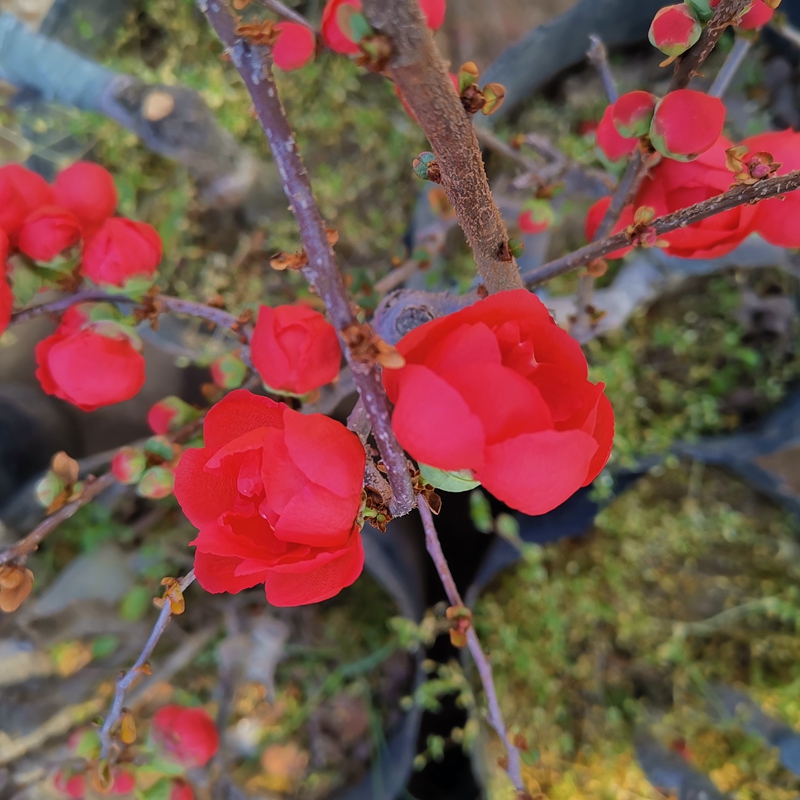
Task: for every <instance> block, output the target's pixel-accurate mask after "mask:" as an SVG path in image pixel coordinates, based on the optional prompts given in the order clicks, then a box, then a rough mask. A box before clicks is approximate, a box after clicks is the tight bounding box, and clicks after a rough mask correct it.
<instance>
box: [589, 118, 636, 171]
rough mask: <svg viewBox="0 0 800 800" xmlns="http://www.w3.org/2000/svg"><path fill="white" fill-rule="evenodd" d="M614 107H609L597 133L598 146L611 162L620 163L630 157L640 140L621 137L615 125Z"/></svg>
mask: <svg viewBox="0 0 800 800" xmlns="http://www.w3.org/2000/svg"><path fill="white" fill-rule="evenodd" d="M613 114H614V106H608V107H607V108H606V110H605V111H604V112H603V118H602V119H601V120H600V124H599V125H598V126H597V130H596V131H595V137H596V141H597V146H598V147H599V148H600V149H601V150H602V151H603V153H604V155H605V157H606V158H607V159H609V161H619V159H621V158H624V157H625V156H629V155H630V154H631V153H632V152H633V151H634V150H635V149H636V145H637V144H638V142H639V140H638V139H637V138H635V137H634V138H632V139H626V138H625V137H624V136H620V133H619V131H618V130H617V128H616V126H615V125H614V119H613Z"/></svg>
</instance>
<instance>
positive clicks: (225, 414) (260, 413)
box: [203, 389, 286, 451]
mask: <svg viewBox="0 0 800 800" xmlns="http://www.w3.org/2000/svg"><path fill="white" fill-rule="evenodd" d="M285 408H286V406H285V405H283V404H281V403H276V402H275V401H274V400H270V399H269V398H268V397H260V396H259V395H256V394H253V393H252V392H248V391H247V390H246V389H237V390H236V391H234V392H231V393H230V394H228V395H226V396H225V397H223V398H222V400H220V401H219V403H217V404H216V405H215V406H213V407H212V408H211V410H210V411H209V412H208V414H207V416H206V420H205V423H204V424H203V437H204V439H205V445H206V447H207V448H209V449H210V450H212V451H214V450H218V449H219V448H220V447H223V446H224V445H226V444H228V442H231V441H233V440H234V439H237V438H238V437H239V436H241V435H242V434H245V433H247V432H248V431H252V430H254V429H255V428H279V429H280V428H283V412H284V409H285Z"/></svg>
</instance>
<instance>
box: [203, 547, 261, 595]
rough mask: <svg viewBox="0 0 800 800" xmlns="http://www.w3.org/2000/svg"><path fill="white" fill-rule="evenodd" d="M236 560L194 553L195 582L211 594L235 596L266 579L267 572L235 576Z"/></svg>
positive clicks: (237, 563)
mask: <svg viewBox="0 0 800 800" xmlns="http://www.w3.org/2000/svg"><path fill="white" fill-rule="evenodd" d="M239 563H240V560H239V559H238V558H226V557H223V556H212V555H209V554H208V553H200V552H198V553H195V556H194V573H195V575H196V576H197V582H198V583H199V584H200V585H201V586H202V587H203V588H204V589H205V590H206V591H207V592H210V593H211V594H222V593H223V592H229V593H230V594H236V593H237V592H241V591H242V590H243V589H252V588H253V586H257V585H258V584H259V583H263V582H264V579H265V578H266V577H267V572H266V571H265V572H264V573H261V574H259V573H252V574H250V575H241V576H239V575H236V567H237V566H238V565H239Z"/></svg>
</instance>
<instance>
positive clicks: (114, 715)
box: [100, 570, 195, 758]
mask: <svg viewBox="0 0 800 800" xmlns="http://www.w3.org/2000/svg"><path fill="white" fill-rule="evenodd" d="M194 579H195V575H194V570H190V571H189V572H188V573H187V574H186V575H185V576H184V577H183V578H181V579H180V580H179V581H178V584H179V585H180V587H181V592H185V591H186V589H187V588H188V587H189V586H191V585H192V583H194ZM171 619H172V605H171V603H170V601H169V599H165V600H164V605H163V606H162V607H161V611H160V612H159V614H158V618H157V619H156V624H155V625H154V626H153V630H152V631H151V632H150V636H148V637H147V641H146V642H145V644H144V647H143V648H142V652H141V653H140V654H139V657H138V658H137V659H136V662H135V663H134V665H133V666H132V667H131V668H130V669H129V670H128V671H127V672H126V673H125V674H124V675H122V676H120V678H119V679H118V680H117V686H116V690H115V691H114V700H113V702H112V703H111V710H110V711H109V712H108V716H107V717H106V718H105V721H104V722H103V727H102V728H101V729H100V746H101V752H100V757H101V758H108V757H109V755H110V754H111V748H112V745H113V739H112V737H111V732H112V730H113V729H114V726H115V725H116V724H117V721H118V720H119V717H120V714H121V713H122V710H123V703H124V702H125V692H127V691H128V689H130V687H131V685H132V684H133V682H134V681H135V680H136V678H138V677H139V675H140V674H142V671H143V669H144V668H145V665H146V664H147V662H148V660H149V659H150V656H151V655H152V654H153V650H155V648H156V645H157V644H158V642H159V640H160V639H161V637H162V636H163V634H164V631H165V630H166V629H167V625H169V621H170V620H171Z"/></svg>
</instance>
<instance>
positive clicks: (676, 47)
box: [649, 3, 703, 58]
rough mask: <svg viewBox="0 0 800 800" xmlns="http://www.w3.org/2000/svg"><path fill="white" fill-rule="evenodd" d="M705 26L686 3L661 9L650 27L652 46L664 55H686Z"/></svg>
mask: <svg viewBox="0 0 800 800" xmlns="http://www.w3.org/2000/svg"><path fill="white" fill-rule="evenodd" d="M702 32H703V26H702V25H701V24H700V23H699V22H698V21H697V17H695V15H694V13H693V12H692V9H691V8H690V7H689V6H688V5H686V4H685V3H680V4H679V5H674V6H666V7H665V8H662V9H660V10H659V11H658V12H657V13H656V15H655V17H654V18H653V23H652V25H651V26H650V36H649V38H650V44H652V45H653V47H656V48H658V49H659V50H660V51H661V52H662V53H664V55H667V56H672V57H673V58H674V57H676V56H679V55H681V54H682V53H685V52H686V51H687V50H688V49H689V48H690V47H691V46H692V45H693V44H694V43H695V42H696V41H697V40H698V39H699V38H700V34H701V33H702Z"/></svg>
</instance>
